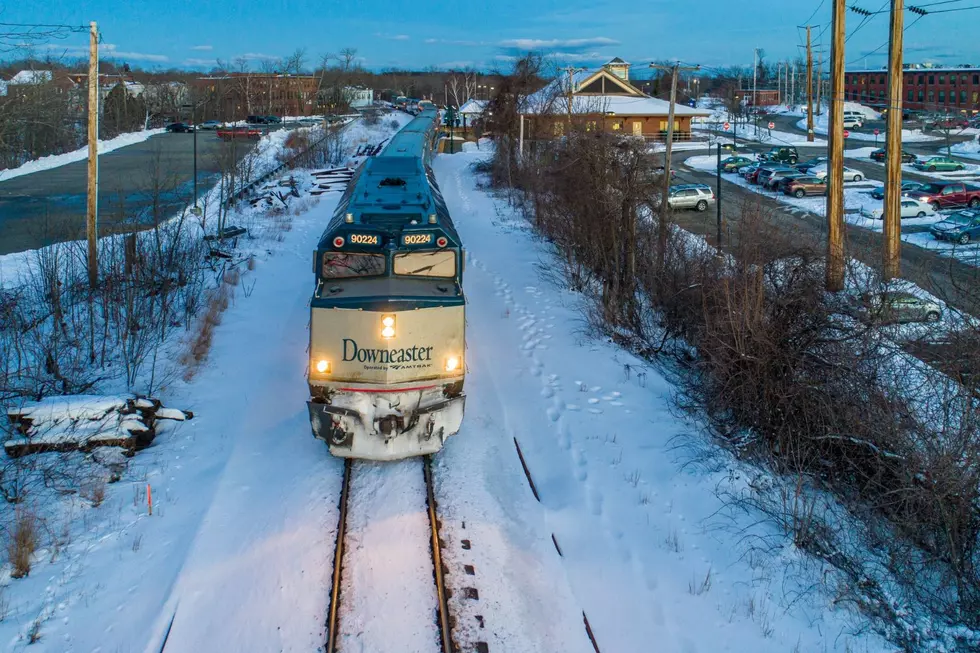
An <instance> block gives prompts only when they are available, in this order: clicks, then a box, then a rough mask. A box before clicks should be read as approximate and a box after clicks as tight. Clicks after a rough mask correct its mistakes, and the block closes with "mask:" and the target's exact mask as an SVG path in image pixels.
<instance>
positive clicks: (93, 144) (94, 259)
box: [86, 20, 99, 291]
mask: <svg viewBox="0 0 980 653" xmlns="http://www.w3.org/2000/svg"><path fill="white" fill-rule="evenodd" d="M86 235H87V236H88V285H89V288H90V289H91V290H93V291H94V290H95V289H96V288H98V286H99V249H98V241H99V28H98V26H97V25H96V24H95V21H94V20H93V21H92V22H91V23H89V46H88V203H87V220H86Z"/></svg>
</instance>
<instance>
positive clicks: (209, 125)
mask: <svg viewBox="0 0 980 653" xmlns="http://www.w3.org/2000/svg"><path fill="white" fill-rule="evenodd" d="M224 126H225V124H224V123H223V122H221V121H220V120H208V121H207V122H202V123H201V124H200V125H198V126H197V128H198V129H206V130H208V131H216V130H218V129H221V128H222V127H224Z"/></svg>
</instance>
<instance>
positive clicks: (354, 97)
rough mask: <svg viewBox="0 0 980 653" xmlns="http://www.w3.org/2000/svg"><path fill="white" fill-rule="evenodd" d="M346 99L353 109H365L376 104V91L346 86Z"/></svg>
mask: <svg viewBox="0 0 980 653" xmlns="http://www.w3.org/2000/svg"><path fill="white" fill-rule="evenodd" d="M344 98H345V99H346V100H347V103H348V104H349V105H350V106H351V108H352V109H363V108H364V107H369V106H371V105H373V104H374V89H372V88H364V87H362V86H345V87H344Z"/></svg>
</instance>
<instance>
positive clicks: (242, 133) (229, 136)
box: [217, 127, 262, 141]
mask: <svg viewBox="0 0 980 653" xmlns="http://www.w3.org/2000/svg"><path fill="white" fill-rule="evenodd" d="M217 134H218V138H220V139H221V140H223V141H230V140H233V139H235V140H237V139H247V140H252V141H257V140H259V139H260V138H262V130H261V129H255V128H254V127H253V128H251V129H241V128H236V129H219V130H218V132H217Z"/></svg>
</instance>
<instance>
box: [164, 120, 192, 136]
mask: <svg viewBox="0 0 980 653" xmlns="http://www.w3.org/2000/svg"><path fill="white" fill-rule="evenodd" d="M166 130H167V131H168V132H170V133H171V134H190V133H191V132H193V131H194V128H193V127H191V126H190V125H188V124H187V123H186V122H172V123H170V124H169V125H167V127H166Z"/></svg>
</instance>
